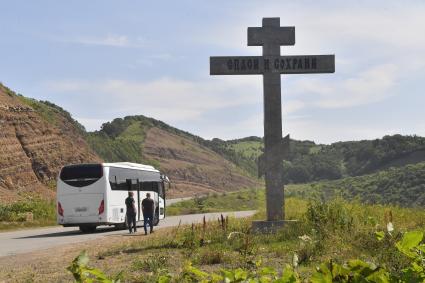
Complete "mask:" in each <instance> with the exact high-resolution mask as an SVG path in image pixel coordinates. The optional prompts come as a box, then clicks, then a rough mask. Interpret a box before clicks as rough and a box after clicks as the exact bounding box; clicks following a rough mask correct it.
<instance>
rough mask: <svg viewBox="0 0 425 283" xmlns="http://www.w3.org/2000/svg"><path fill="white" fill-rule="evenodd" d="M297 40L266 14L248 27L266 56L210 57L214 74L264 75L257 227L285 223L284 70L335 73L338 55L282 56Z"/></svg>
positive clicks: (265, 229)
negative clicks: (263, 215)
mask: <svg viewBox="0 0 425 283" xmlns="http://www.w3.org/2000/svg"><path fill="white" fill-rule="evenodd" d="M294 44H295V27H281V26H280V18H263V25H262V27H249V28H248V46H262V47H263V56H233V57H210V74H211V75H263V90H264V154H263V155H262V156H260V157H259V160H258V173H259V177H261V176H263V175H264V176H265V183H266V212H267V219H266V220H265V221H254V222H253V230H256V231H261V232H273V231H275V230H277V229H279V228H281V227H282V226H283V225H284V223H285V201H284V186H283V183H284V182H283V158H284V156H285V154H286V153H287V152H288V150H289V135H288V136H286V137H285V138H282V101H281V82H280V74H307V73H334V72H335V56H334V55H305V56H281V55H280V46H282V45H294Z"/></svg>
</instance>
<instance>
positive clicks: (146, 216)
mask: <svg viewBox="0 0 425 283" xmlns="http://www.w3.org/2000/svg"><path fill="white" fill-rule="evenodd" d="M148 223H149V227H150V231H151V232H152V230H153V213H143V228H144V229H145V233H147V232H148V230H147V227H146V226H147V224H148Z"/></svg>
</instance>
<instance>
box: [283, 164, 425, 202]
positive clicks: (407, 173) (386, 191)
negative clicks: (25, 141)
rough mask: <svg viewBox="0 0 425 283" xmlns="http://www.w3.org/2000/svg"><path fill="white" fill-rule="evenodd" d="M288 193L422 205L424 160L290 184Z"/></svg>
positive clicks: (324, 197)
mask: <svg viewBox="0 0 425 283" xmlns="http://www.w3.org/2000/svg"><path fill="white" fill-rule="evenodd" d="M286 194H287V195H288V196H293V195H295V196H302V197H311V196H319V197H321V198H323V199H331V198H334V197H338V196H340V197H343V198H345V199H349V200H359V201H360V202H362V203H372V204H375V203H378V204H397V205H401V206H425V162H421V163H417V164H410V165H406V166H403V167H399V168H396V167H391V168H389V169H386V170H381V171H379V172H376V173H373V174H368V175H363V176H357V177H348V178H344V179H340V180H334V181H320V182H315V183H310V184H302V185H289V186H287V188H286Z"/></svg>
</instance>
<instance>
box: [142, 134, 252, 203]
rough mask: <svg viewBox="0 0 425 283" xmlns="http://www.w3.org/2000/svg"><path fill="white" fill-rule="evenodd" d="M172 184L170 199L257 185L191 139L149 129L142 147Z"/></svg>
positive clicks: (229, 163)
mask: <svg viewBox="0 0 425 283" xmlns="http://www.w3.org/2000/svg"><path fill="white" fill-rule="evenodd" d="M143 154H144V156H145V157H146V158H148V159H151V160H156V161H158V163H159V164H160V167H161V168H160V169H161V171H162V172H164V173H166V174H167V175H168V177H170V179H171V181H172V186H171V190H170V191H169V192H168V195H169V197H184V196H194V195H203V194H207V193H212V192H229V191H234V190H240V189H243V188H253V187H257V186H259V183H258V182H257V181H256V180H255V179H253V178H252V177H249V176H246V175H244V173H243V172H242V171H241V170H240V169H239V168H238V167H237V166H235V165H234V164H233V163H231V162H229V161H227V160H226V159H224V158H223V157H221V156H220V155H218V154H217V153H215V152H214V151H212V150H210V149H208V148H205V147H203V146H201V145H200V144H198V143H196V142H194V141H192V140H191V139H188V138H185V137H182V136H178V135H175V134H172V133H170V132H167V131H164V130H162V129H159V128H157V127H152V128H150V129H149V130H148V132H147V135H146V139H145V142H144V147H143Z"/></svg>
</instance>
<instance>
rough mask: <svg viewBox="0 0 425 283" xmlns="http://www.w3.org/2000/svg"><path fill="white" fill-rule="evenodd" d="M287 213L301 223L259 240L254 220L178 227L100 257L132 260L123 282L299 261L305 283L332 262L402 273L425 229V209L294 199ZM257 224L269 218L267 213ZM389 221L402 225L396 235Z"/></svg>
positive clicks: (280, 265)
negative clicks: (411, 236) (406, 246)
mask: <svg viewBox="0 0 425 283" xmlns="http://www.w3.org/2000/svg"><path fill="white" fill-rule="evenodd" d="M286 214H287V215H288V218H293V219H298V222H292V223H288V224H287V225H286V227H285V228H284V229H282V230H281V231H279V232H278V233H276V234H265V235H264V234H253V233H252V232H251V231H250V227H251V219H233V218H230V219H228V220H225V221H224V222H221V223H220V222H217V221H213V222H209V223H204V224H202V223H201V224H194V225H192V226H183V227H177V228H174V229H173V230H171V231H167V233H163V234H158V235H155V236H154V237H153V238H150V239H149V241H135V242H133V243H131V244H126V245H121V246H119V244H118V245H117V246H115V247H114V248H112V249H111V250H110V251H109V252H108V251H107V252H102V254H99V255H98V257H101V258H102V259H103V260H104V261H109V260H110V261H111V262H112V261H113V262H114V263H116V261H117V260H119V259H120V258H125V260H126V261H128V262H132V266H133V267H132V268H130V269H128V268H127V269H125V270H124V273H123V274H124V278H123V279H124V280H127V281H137V280H141V278H144V279H143V280H142V281H143V282H155V280H157V279H158V278H159V275H160V274H164V273H165V274H171V275H170V276H172V277H173V278H175V280H176V281H173V282H179V280H178V278H179V276H182V273H181V272H182V270H186V268H187V267H188V266H193V267H195V268H196V269H197V270H199V271H204V272H208V273H210V272H219V270H221V269H223V268H225V269H231V270H235V269H237V268H243V269H244V270H251V271H255V270H257V271H259V270H261V267H264V266H266V267H268V268H273V269H275V270H278V271H280V270H282V268H283V267H285V265H292V263H293V261H294V255H296V257H297V260H296V263H297V267H296V271H297V272H298V273H299V274H300V275H301V276H302V277H304V278H306V277H309V276H310V275H311V273H312V272H313V271H314V270H315V268H316V266H318V265H319V264H320V263H322V262H327V261H328V260H329V259H332V262H333V263H335V264H343V263H344V262H347V261H348V260H350V259H359V260H363V261H365V262H372V263H375V264H379V265H380V266H383V267H385V268H386V270H388V271H389V272H391V273H392V274H395V275H397V274H401V273H402V270H403V269H404V268H406V267H408V266H409V264H410V261H409V260H408V258H406V257H405V256H404V255H403V254H402V253H401V252H400V251H398V250H397V249H396V247H395V243H396V242H397V241H399V240H400V239H401V238H402V235H403V233H404V232H406V231H412V230H421V231H424V229H425V210H423V209H412V208H400V207H397V206H382V205H365V204H361V203H356V202H346V201H343V200H340V199H336V200H333V201H329V202H321V201H311V202H309V201H306V200H301V199H297V198H288V199H287V202H286ZM255 218H263V212H262V210H260V212H259V214H257V215H256V216H255ZM388 222H391V223H392V224H393V225H394V230H393V231H391V232H390V233H389V232H388V231H387V224H388ZM377 233H378V234H382V235H384V239H383V240H379V239H378V237H377ZM123 254H124V255H125V256H122V255H123ZM164 256H165V257H166V258H167V260H164V259H163V258H162V257H164ZM189 263H190V264H189ZM135 267H137V268H135ZM183 273H184V272H183ZM195 281H196V280H195ZM188 282H192V281H188ZM267 282H269V281H267Z"/></svg>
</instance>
